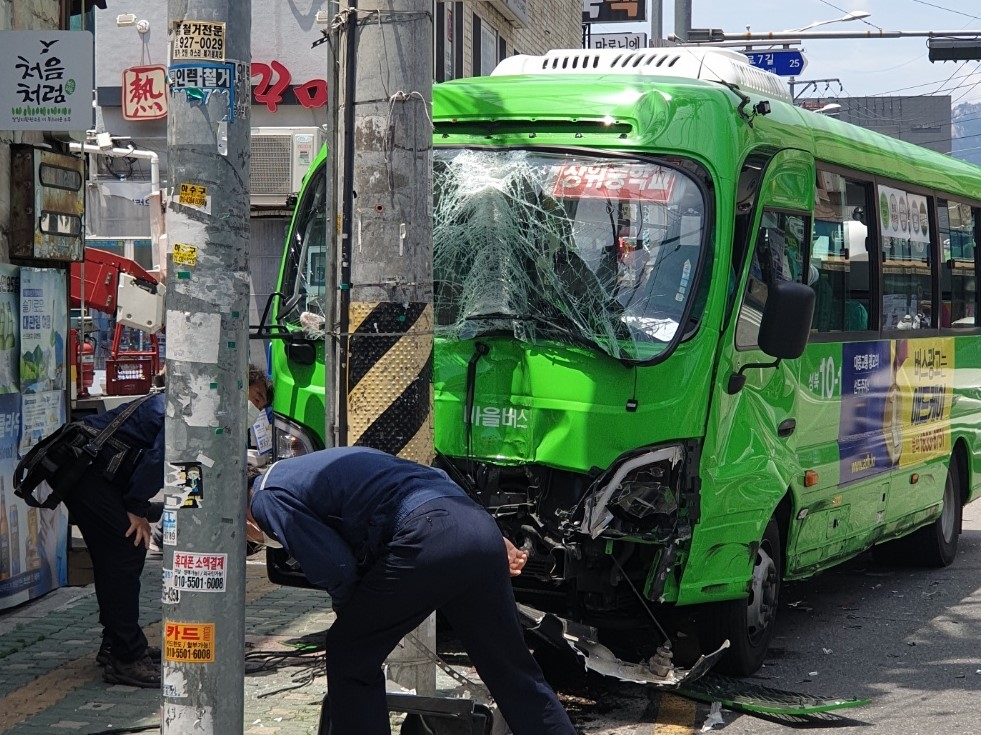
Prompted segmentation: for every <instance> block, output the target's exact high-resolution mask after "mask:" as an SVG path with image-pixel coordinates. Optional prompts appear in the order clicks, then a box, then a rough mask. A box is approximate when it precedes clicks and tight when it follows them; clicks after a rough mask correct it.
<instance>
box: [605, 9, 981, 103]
mask: <svg viewBox="0 0 981 735" xmlns="http://www.w3.org/2000/svg"><path fill="white" fill-rule="evenodd" d="M654 1H655V2H657V0H654ZM662 2H663V6H664V21H663V26H664V32H665V34H667V33H671V32H673V31H674V4H675V3H674V0H662ZM691 3H692V27H694V28H720V29H722V30H723V31H726V32H727V33H741V32H745V31H746V26H747V25H748V26H749V27H750V30H751V31H754V32H763V31H783V30H788V29H794V28H800V27H802V26H805V25H808V24H809V23H813V22H816V21H823V20H831V19H834V18H840V17H842V16H843V15H844V14H845V13H847V12H850V11H854V10H864V11H867V12H869V13H871V15H870V16H869V17H868V18H865V19H864V20H853V21H850V22H847V23H831V24H826V25H822V26H821V27H820V28H815V29H813V32H821V31H827V32H831V31H863V30H871V31H878V30H879V29H881V30H883V31H904V32H909V31H952V30H956V31H963V30H968V31H981V2H978V0H928V1H927V0H857V1H855V2H852V1H851V0H750V2H745V3H740V2H734V1H733V0H691ZM620 31H644V32H649V31H650V26H649V25H646V26H645V25H640V26H636V25H631V24H615V25H606V26H603V27H602V28H600V27H599V26H594V28H593V32H594V33H596V32H620ZM802 48H803V50H804V56H805V57H806V59H807V68H806V69H805V70H804V73H803V74H802V75H801V77H800V81H807V80H808V79H840V80H841V86H842V87H843V94H844V95H847V96H862V95H884V94H949V95H950V96H951V98H952V102H953V103H954V105H957V104H959V103H961V102H981V61H970V62H951V61H947V62H942V63H941V62H937V63H930V61H929V59H928V58H927V47H926V38H900V39H872V40H864V39H863V40H818V39H808V40H805V41H804V43H803V46H802ZM824 89H825V85H824V83H821V84H820V85H819V90H818V91H819V92H820V93H824ZM831 91H832V92H835V93H837V92H838V85H837V84H836V83H835V84H832V85H831Z"/></svg>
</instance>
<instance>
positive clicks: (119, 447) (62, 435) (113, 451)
mask: <svg viewBox="0 0 981 735" xmlns="http://www.w3.org/2000/svg"><path fill="white" fill-rule="evenodd" d="M152 395H153V394H152V393H151V394H150V395H147V396H143V397H142V398H139V399H137V400H135V401H133V402H132V403H129V404H127V406H126V408H125V409H124V410H123V411H121V412H120V413H119V415H118V416H116V417H115V418H114V419H113V420H112V422H111V423H109V424H108V425H107V426H105V428H103V429H96V428H95V427H93V426H89V425H88V424H85V423H82V422H81V421H71V422H69V423H67V424H64V425H62V426H61V427H59V428H58V430H57V431H55V432H53V433H51V434H49V435H48V436H46V437H44V438H43V439H41V441H39V442H38V443H37V444H35V445H34V446H33V447H31V449H30V451H28V452H27V454H26V455H24V458H23V459H21V461H20V462H18V464H17V467H16V469H15V470H14V477H13V485H14V494H15V495H16V496H17V497H18V498H20V499H21V500H23V501H24V502H25V503H27V504H28V505H29V506H31V507H32V508H49V509H50V508H56V507H57V506H58V504H59V503H60V502H61V501H62V500H63V499H64V498H65V496H66V495H67V494H69V493H71V492H72V490H73V489H74V488H75V486H76V485H77V484H78V481H79V480H80V479H81V478H82V475H84V474H85V473H86V472H87V471H88V469H89V468H90V467H91V466H92V464H93V462H95V460H96V458H99V465H100V466H101V467H103V469H102V476H103V477H104V478H105V479H106V480H108V481H109V482H111V483H113V484H115V485H117V486H124V484H125V483H126V482H128V481H129V478H130V476H131V475H132V474H133V470H134V469H135V468H136V465H137V464H138V463H139V461H140V457H141V456H142V455H143V450H142V449H137V448H135V447H131V446H129V445H128V444H126V443H125V442H123V441H121V440H119V439H116V438H114V437H113V436H112V435H113V433H115V431H116V430H117V429H118V428H119V427H120V426H122V425H123V423H124V422H125V421H126V419H128V418H129V417H130V416H131V415H132V413H133V412H134V411H135V410H136V409H137V408H138V407H139V405H140V404H141V403H143V402H144V401H145V400H147V399H148V398H150V397H151V396H152ZM42 482H46V483H47V484H48V486H49V487H50V488H51V492H50V493H49V494H48V496H47V497H46V498H45V499H43V500H41V499H39V498H38V496H37V495H35V493H34V491H35V490H36V489H37V487H38V486H39V485H40V484H41V483H42Z"/></svg>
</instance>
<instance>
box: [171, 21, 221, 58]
mask: <svg viewBox="0 0 981 735" xmlns="http://www.w3.org/2000/svg"><path fill="white" fill-rule="evenodd" d="M171 58H172V59H207V60H209V61H223V60H224V59H225V24H224V23H202V22H199V21H184V22H183V23H181V24H180V25H178V26H177V33H176V34H174V50H173V53H172V55H171Z"/></svg>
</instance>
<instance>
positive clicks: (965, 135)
mask: <svg viewBox="0 0 981 735" xmlns="http://www.w3.org/2000/svg"><path fill="white" fill-rule="evenodd" d="M951 121H952V123H953V130H952V131H951V142H950V145H951V150H950V153H951V155H952V156H954V157H955V158H960V159H961V160H962V161H968V162H970V163H973V164H976V165H978V166H981V102H964V103H962V104H959V105H955V106H954V109H953V116H952V120H951Z"/></svg>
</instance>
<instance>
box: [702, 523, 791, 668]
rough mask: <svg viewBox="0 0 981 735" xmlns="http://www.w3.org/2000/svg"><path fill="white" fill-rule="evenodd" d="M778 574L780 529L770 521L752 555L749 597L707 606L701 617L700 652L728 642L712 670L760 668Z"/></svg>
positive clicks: (772, 619) (771, 625)
mask: <svg viewBox="0 0 981 735" xmlns="http://www.w3.org/2000/svg"><path fill="white" fill-rule="evenodd" d="M782 575H783V549H782V546H781V542H780V527H779V526H778V525H777V522H776V519H773V518H771V519H770V522H769V523H767V526H766V530H765V531H764V532H763V538H762V539H761V540H760V545H759V548H758V550H757V552H756V561H755V563H754V564H753V577H752V581H751V584H750V593H749V597H747V598H745V599H741V600H729V601H727V602H720V603H718V604H716V605H711V606H710V607H709V609H708V610H706V614H705V615H704V616H703V617H702V625H701V630H700V633H699V639H700V642H701V643H702V652H703V653H708V652H710V651H712V650H715V649H716V648H718V647H719V646H720V645H721V644H722V641H723V640H728V641H729V648H728V649H727V650H726V652H725V654H724V655H723V657H722V658H721V659H720V660H719V663H717V664H716V665H715V670H716V671H719V672H721V673H724V674H732V675H733V676H750V675H751V674H754V673H755V672H756V671H757V670H758V669H759V668H760V667H761V666H762V665H763V660H764V659H765V658H766V652H767V649H768V648H769V646H770V641H771V640H772V639H773V632H774V630H775V626H776V619H777V607H778V604H779V601H780V580H781V576H782ZM705 644H708V645H705Z"/></svg>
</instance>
